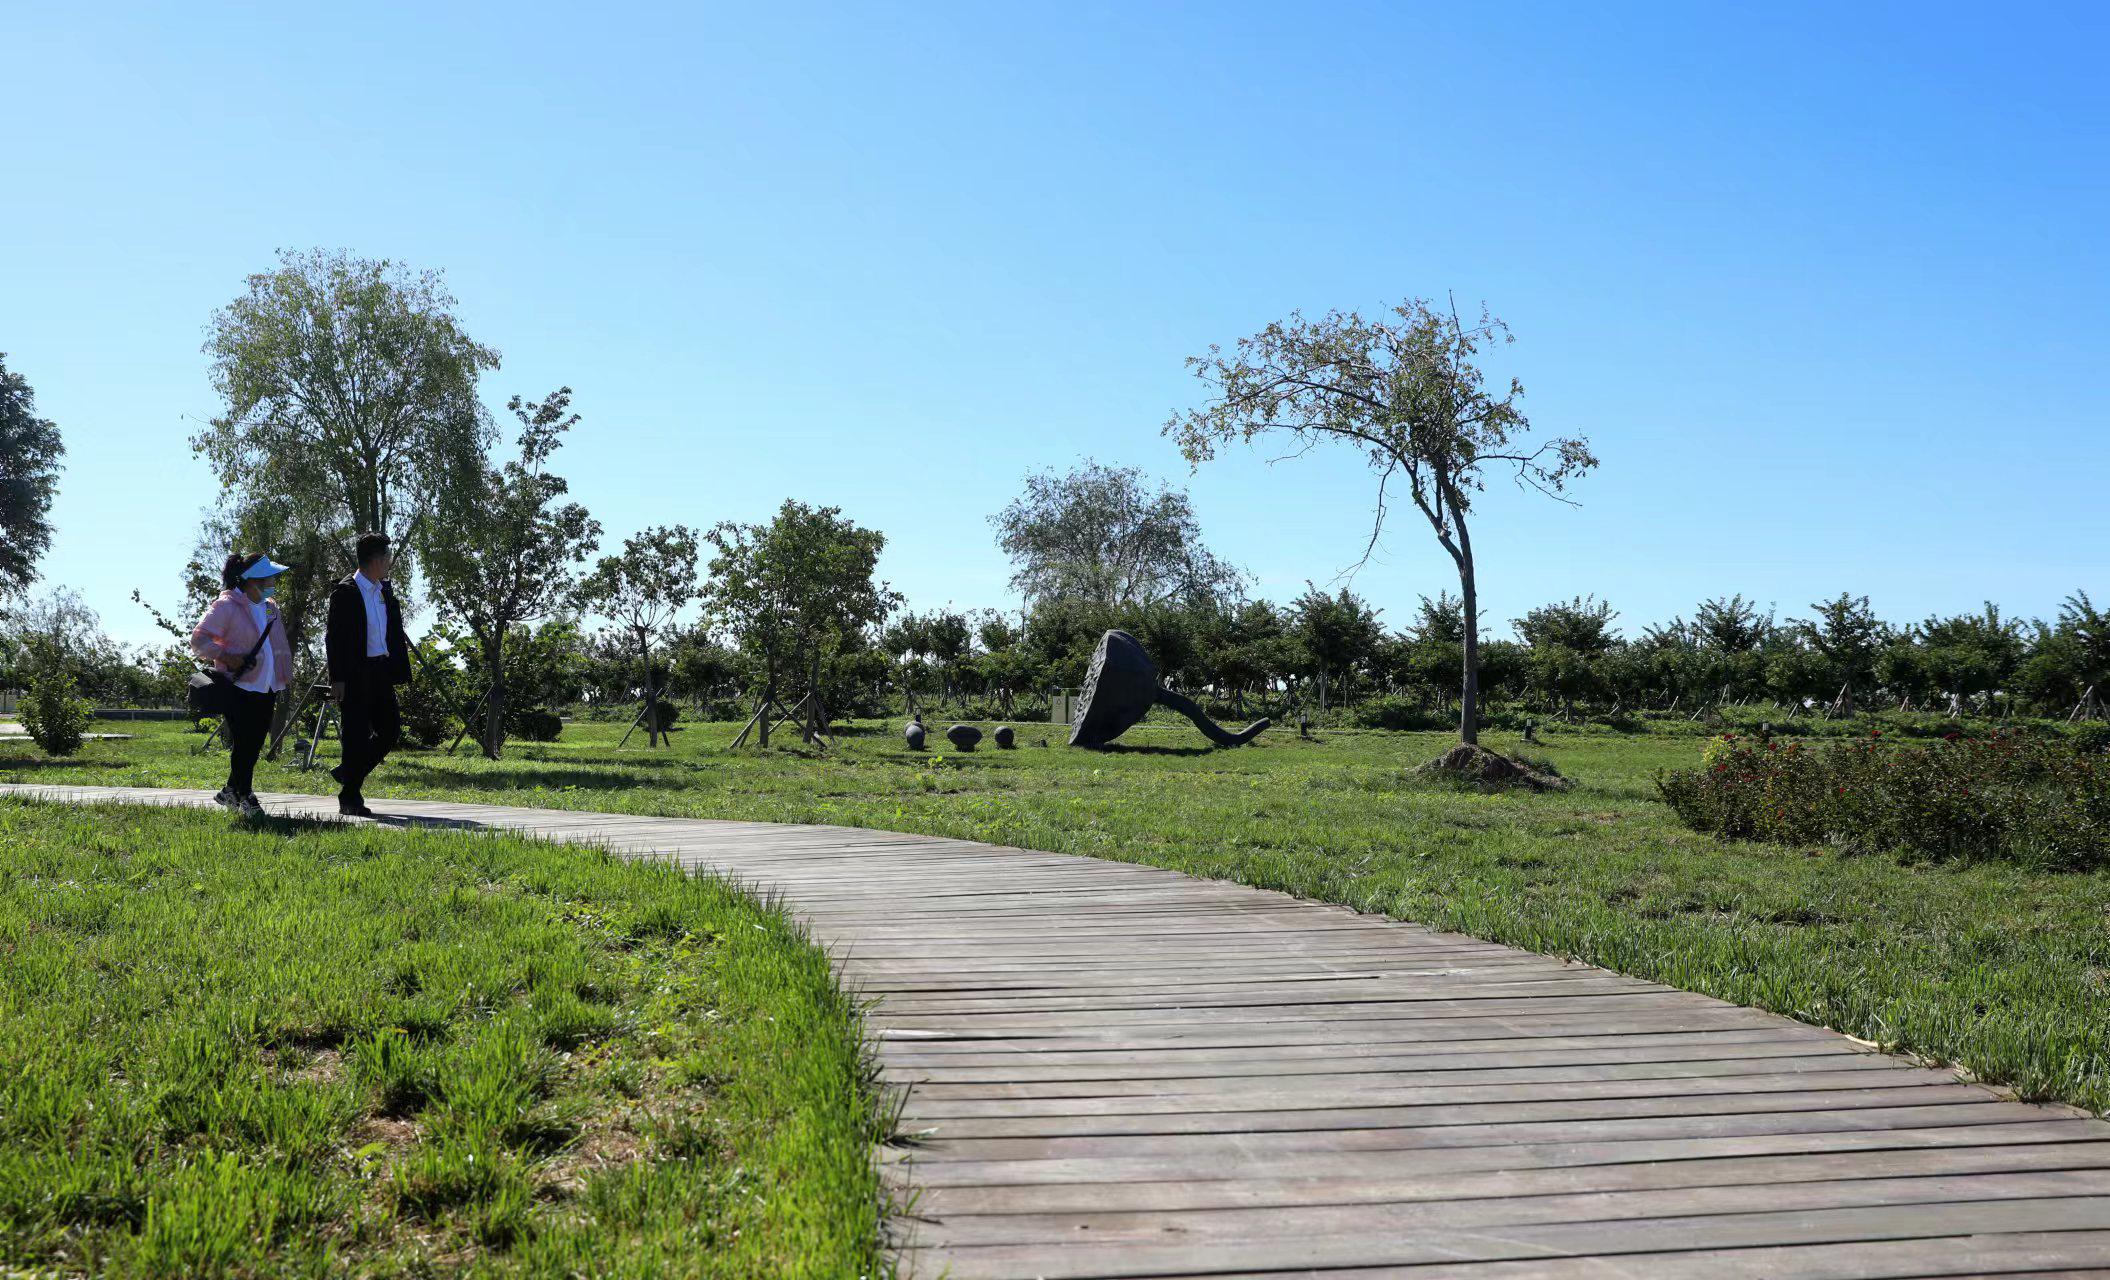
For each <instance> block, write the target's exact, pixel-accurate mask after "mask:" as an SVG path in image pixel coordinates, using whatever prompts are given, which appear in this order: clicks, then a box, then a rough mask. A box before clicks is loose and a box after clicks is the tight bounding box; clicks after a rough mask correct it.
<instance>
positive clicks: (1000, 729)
mask: <svg viewBox="0 0 2110 1280" xmlns="http://www.w3.org/2000/svg"><path fill="white" fill-rule="evenodd" d="M989 736H990V737H992V738H995V739H996V745H997V746H998V747H999V748H1000V749H1002V750H1005V751H1009V750H1010V749H1011V748H1012V747H1014V746H1016V745H1017V743H1018V736H1017V735H1016V734H1014V733H1012V732H1011V726H1010V725H1008V724H1000V725H998V726H997V727H996V732H995V733H993V734H990V735H989Z"/></svg>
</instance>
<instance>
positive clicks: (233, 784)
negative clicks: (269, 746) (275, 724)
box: [220, 688, 278, 796]
mask: <svg viewBox="0 0 2110 1280" xmlns="http://www.w3.org/2000/svg"><path fill="white" fill-rule="evenodd" d="M277 704H278V695H277V694H275V693H251V692H250V691H249V690H247V689H241V688H237V689H236V690H234V702H233V705H231V706H229V707H228V708H227V717H226V719H225V720H223V721H222V722H221V725H220V727H221V731H222V732H224V733H225V734H226V735H227V748H228V751H227V790H228V793H229V794H230V795H236V796H246V795H248V794H250V792H252V791H254V790H255V789H256V758H257V757H258V756H259V755H261V754H263V750H264V739H265V738H266V737H269V736H270V734H271V710H272V708H273V707H274V706H276V705H277Z"/></svg>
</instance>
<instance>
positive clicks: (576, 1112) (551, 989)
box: [0, 798, 885, 1280]
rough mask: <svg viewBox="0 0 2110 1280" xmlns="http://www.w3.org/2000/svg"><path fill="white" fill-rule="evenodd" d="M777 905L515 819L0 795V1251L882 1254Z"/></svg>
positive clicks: (535, 1264)
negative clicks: (283, 815)
mask: <svg viewBox="0 0 2110 1280" xmlns="http://www.w3.org/2000/svg"><path fill="white" fill-rule="evenodd" d="M884 1123H885V1116H884V1109H883V1105H882V1101H881V1099H880V1097H879V1096H878V1093H877V1090H876V1086H875V1084H874V1082H873V1080H872V1077H871V1075H870V1071H869V1067H868V1064H867V1062H866V1060H865V1059H864V1057H863V1056H862V1048H861V1044H860V1041H859V1038H858V1028H857V1025H856V1017H855V1009H854V1007H853V1005H852V1002H851V1001H850V1000H849V998H848V997H846V996H845V995H844V994H843V993H842V992H841V991H839V990H838V988H837V987H836V985H835V983H834V981H833V978H832V975H831V973H830V970H829V967H828V964H827V961H826V959H825V957H823V956H822V955H821V954H819V953H818V952H817V951H816V950H815V949H814V948H813V947H811V946H810V945H808V944H807V943H806V941H805V940H804V939H803V937H802V935H801V934H800V933H799V932H798V930H797V929H796V928H795V926H794V925H793V924H792V923H791V922H790V921H789V920H788V919H787V918H786V917H785V916H784V915H783V914H782V913H781V912H779V911H777V910H774V909H772V908H770V907H767V906H765V905H763V904H760V903H757V902H756V901H755V900H753V899H751V898H748V897H745V896H743V895H742V894H741V893H739V892H738V891H736V890H734V889H733V888H731V887H729V886H727V885H724V884H722V883H719V882H715V881H711V880H706V879H697V878H693V877H690V876H687V875H684V874H683V873H681V872H680V871H679V870H678V869H675V868H673V867H671V866H667V865H646V864H638V863H627V862H622V861H618V860H616V859H614V858H612V857H610V856H607V855H605V854H603V853H600V852H596V851H592V850H587V849H581V848H565V847H559V846H555V845H550V844H545V843H540V842H535V841H531V840H528V839H524V838H519V837H506V836H496V835H483V834H476V833H464V832H445V831H429V830H428V831H416V830H412V831H401V830H386V829H375V828H370V827H368V828H353V827H345V826H340V825H338V824H334V823H332V824H314V823H292V822H282V821H273V820H265V821H261V822H256V823H238V822H236V821H235V820H234V819H232V818H230V817H229V816H227V815H225V814H222V813H217V812H191V811H178V810H162V809H153V808H146V807H138V806H109V807H97V808H78V809H77V808H66V807H59V806H52V805H45V804H39V803H35V802H28V801H22V800H15V799H8V798H0V1274H23V1275H28V1274H40V1275H41V1274H61V1273H63V1274H93V1275H112V1276H170V1277H174V1276H186V1277H187V1276H300V1275H315V1276H320V1275H341V1274H347V1273H350V1274H358V1275H375V1276H389V1275H405V1276H430V1275H477V1276H483V1275H490V1276H509V1275H535V1276H597V1277H598V1276H633V1277H647V1276H654V1277H656V1276H698V1277H743V1278H744V1277H754V1276H761V1275H770V1276H776V1275H783V1276H810V1277H817V1278H818V1277H825V1278H828V1280H833V1278H835V1277H844V1276H861V1275H875V1274H878V1273H879V1272H880V1271H881V1269H882V1266H881V1258H880V1253H879V1248H880V1224H881V1217H882V1213H883V1206H882V1202H881V1188H880V1186H879V1184H878V1182H877V1179H876V1176H875V1174H874V1171H873V1169H872V1166H871V1162H870V1159H869V1151H870V1144H871V1142H872V1141H874V1140H875V1138H878V1137H879V1136H881V1132H880V1131H881V1129H882V1128H883V1126H884Z"/></svg>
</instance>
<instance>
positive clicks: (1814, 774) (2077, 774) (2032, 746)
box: [1656, 730, 2110, 869]
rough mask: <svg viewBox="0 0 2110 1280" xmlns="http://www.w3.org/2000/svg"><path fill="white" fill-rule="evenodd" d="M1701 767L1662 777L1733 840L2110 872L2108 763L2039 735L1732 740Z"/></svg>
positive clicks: (1686, 808)
mask: <svg viewBox="0 0 2110 1280" xmlns="http://www.w3.org/2000/svg"><path fill="white" fill-rule="evenodd" d="M1703 759H1704V761H1705V762H1704V763H1703V765H1702V767H1701V768H1699V769H1696V770H1691V771H1674V772H1669V773H1663V774H1659V775H1657V778H1656V786H1657V789H1658V790H1659V791H1660V792H1661V793H1662V795H1663V798H1664V800H1665V801H1666V802H1667V803H1668V804H1669V805H1670V807H1671V808H1672V809H1673V810H1675V811H1676V812H1677V814H1678V816H1679V817H1680V818H1682V819H1683V820H1684V821H1685V823H1686V824H1687V825H1688V826H1691V827H1693V828H1695V829H1696V830H1700V831H1706V832H1709V833H1712V834H1714V835H1720V836H1728V837H1732V838H1736V839H1756V840H1776V841H1780V842H1782V843H1785V844H1802V845H1808V844H1817V843H1826V842H1828V843H1833V844H1837V845H1840V846H1842V847H1845V848H1848V849H1855V850H1869V851H1879V852H1890V851H1899V852H1905V853H1908V854H1912V855H1916V856H1920V857H1928V858H1962V859H2000V860H2005V861H2011V862H2019V863H2024V864H2027V865H2031V866H2039V867H2047V868H2062V869H2082V868H2093V867H2101V866H2110V760H2105V759H2104V758H2103V757H2100V756H2094V755H2089V754H2085V753H2080V752H2076V751H2074V750H2073V749H2072V748H2071V747H2070V746H2068V745H2067V744H2065V743H2063V742H2060V741H2058V740H2055V739H2052V738H2048V737H2045V736H2041V735H2021V734H2015V733H2008V732H2000V731H1996V732H1994V733H1992V734H1989V735H1986V736H1984V737H1968V738H1967V737H1964V736H1963V735H1962V734H1960V733H1952V734H1951V735H1950V737H1949V738H1947V739H1945V740H1943V741H1940V742H1933V743H1925V744H1921V743H1913V744H1910V745H1904V744H1898V743H1893V742H1886V741H1884V740H1883V738H1882V736H1881V731H1880V730H1878V731H1876V732H1875V733H1873V734H1871V735H1870V736H1868V737H1866V738H1861V739H1856V740H1853V741H1846V742H1836V743H1832V744H1829V745H1827V746H1823V747H1812V746H1807V745H1804V744H1802V743H1788V744H1785V745H1783V744H1781V743H1777V742H1775V743H1759V742H1755V741H1752V740H1749V739H1741V740H1739V739H1735V738H1732V737H1730V736H1728V735H1724V736H1723V737H1721V738H1717V739H1715V740H1713V741H1712V742H1710V743H1709V744H1708V747H1707V749H1706V753H1705V755H1704V757H1703Z"/></svg>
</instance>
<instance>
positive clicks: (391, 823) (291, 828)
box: [235, 800, 506, 836]
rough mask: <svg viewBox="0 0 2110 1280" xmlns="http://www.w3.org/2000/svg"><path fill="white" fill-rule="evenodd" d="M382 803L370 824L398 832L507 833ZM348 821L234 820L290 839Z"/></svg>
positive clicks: (264, 816) (301, 817)
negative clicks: (399, 810) (400, 810)
mask: <svg viewBox="0 0 2110 1280" xmlns="http://www.w3.org/2000/svg"><path fill="white" fill-rule="evenodd" d="M369 803H372V802H369ZM380 803H381V805H382V806H383V808H377V809H375V810H374V816H373V817H372V818H371V819H369V821H371V822H372V823H373V824H374V825H375V826H377V827H393V828H396V829H397V830H411V829H417V828H426V829H432V830H445V831H498V830H506V828H502V827H493V826H492V825H491V824H490V823H488V822H478V821H477V820H476V819H474V818H448V817H441V816H438V815H435V814H422V813H388V812H386V811H385V807H386V805H387V803H388V802H387V801H385V800H384V801H381V802H380ZM346 821H347V820H346V819H343V818H338V817H335V816H333V815H331V814H327V813H319V814H312V815H311V814H294V813H260V814H243V815H240V816H238V817H236V818H235V825H237V826H239V827H241V828H242V829H243V830H245V831H259V832H268V833H270V834H272V835H281V836H291V835H298V834H300V833H301V832H304V831H335V830H337V829H339V828H340V827H342V826H344V825H345V823H346Z"/></svg>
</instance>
